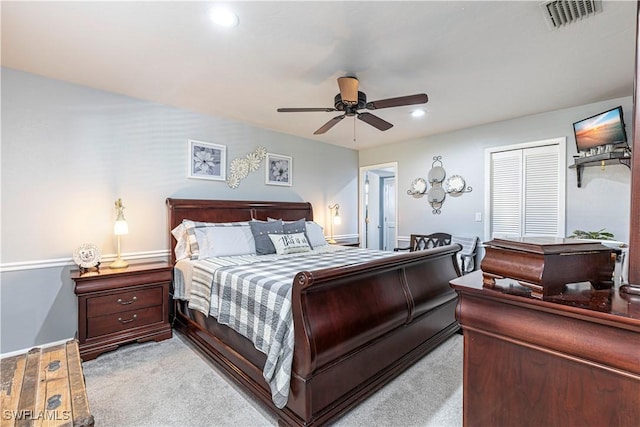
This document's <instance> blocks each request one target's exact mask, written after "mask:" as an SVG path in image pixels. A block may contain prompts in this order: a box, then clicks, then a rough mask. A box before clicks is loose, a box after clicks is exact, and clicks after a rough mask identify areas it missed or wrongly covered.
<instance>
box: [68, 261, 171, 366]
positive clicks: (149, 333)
mask: <svg viewBox="0 0 640 427" xmlns="http://www.w3.org/2000/svg"><path fill="white" fill-rule="evenodd" d="M71 278H72V279H73V281H74V282H75V293H76V295H77V296H78V344H79V349H80V357H81V358H82V360H85V361H86V360H91V359H95V358H96V357H97V356H98V355H100V354H101V353H104V352H106V351H111V350H115V349H116V348H118V346H120V345H122V344H126V343H129V342H132V341H137V342H144V341H150V340H155V341H161V340H164V339H167V338H171V325H170V324H169V286H170V284H171V280H172V266H171V265H170V264H168V263H166V262H162V263H152V264H151V263H149V264H137V265H135V264H134V265H130V266H129V267H127V268H123V269H109V268H108V267H107V268H103V269H101V270H100V271H98V272H96V271H91V272H87V273H80V271H77V270H76V271H72V272H71Z"/></svg>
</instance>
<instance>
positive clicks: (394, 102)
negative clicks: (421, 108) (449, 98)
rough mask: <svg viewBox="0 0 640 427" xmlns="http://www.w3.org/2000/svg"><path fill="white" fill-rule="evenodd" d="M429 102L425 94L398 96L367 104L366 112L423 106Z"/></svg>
mask: <svg viewBox="0 0 640 427" xmlns="http://www.w3.org/2000/svg"><path fill="white" fill-rule="evenodd" d="M428 100H429V97H427V94H426V93H419V94H416V95H408V96H399V97H397V98H388V99H381V100H378V101H371V102H367V107H366V108H367V110H379V109H380V108H389V107H401V106H403V105H414V104H425V103H426V102H427V101H428Z"/></svg>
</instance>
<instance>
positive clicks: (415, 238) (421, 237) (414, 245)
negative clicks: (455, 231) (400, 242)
mask: <svg viewBox="0 0 640 427" xmlns="http://www.w3.org/2000/svg"><path fill="white" fill-rule="evenodd" d="M450 244H451V234H447V233H432V234H412V235H411V240H410V241H409V250H410V251H411V252H414V251H421V250H424V249H431V248H435V247H438V246H446V245H450Z"/></svg>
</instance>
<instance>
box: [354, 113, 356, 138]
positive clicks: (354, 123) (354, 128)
mask: <svg viewBox="0 0 640 427" xmlns="http://www.w3.org/2000/svg"><path fill="white" fill-rule="evenodd" d="M353 142H356V116H353Z"/></svg>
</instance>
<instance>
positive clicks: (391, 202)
mask: <svg viewBox="0 0 640 427" xmlns="http://www.w3.org/2000/svg"><path fill="white" fill-rule="evenodd" d="M382 200H383V201H382V211H383V223H382V229H383V231H382V236H383V237H382V241H383V243H382V250H384V251H392V250H393V248H395V247H396V242H395V238H396V178H395V177H389V178H385V179H384V185H383V199H382Z"/></svg>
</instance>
